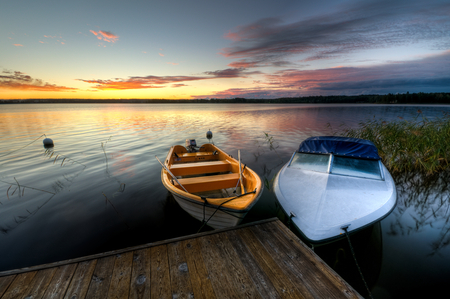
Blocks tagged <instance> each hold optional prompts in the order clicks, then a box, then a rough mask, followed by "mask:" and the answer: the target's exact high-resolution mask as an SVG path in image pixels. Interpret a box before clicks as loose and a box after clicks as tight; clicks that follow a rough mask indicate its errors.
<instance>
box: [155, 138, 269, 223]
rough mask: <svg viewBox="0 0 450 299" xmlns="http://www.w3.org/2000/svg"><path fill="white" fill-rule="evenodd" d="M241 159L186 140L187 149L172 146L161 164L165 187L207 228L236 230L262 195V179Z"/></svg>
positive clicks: (192, 140) (212, 147)
mask: <svg viewBox="0 0 450 299" xmlns="http://www.w3.org/2000/svg"><path fill="white" fill-rule="evenodd" d="M208 133H209V132H208ZM207 137H212V134H211V135H207ZM208 139H210V138H208ZM238 155H239V160H236V159H234V158H233V157H232V156H230V155H228V154H227V153H225V152H224V151H222V150H221V149H220V148H218V147H217V146H215V145H213V144H210V143H207V144H204V145H202V146H200V147H197V144H196V141H195V140H194V139H187V140H186V146H182V145H175V146H172V147H171V149H170V150H169V153H168V154H167V157H166V159H165V161H164V163H162V162H161V161H160V163H161V165H162V166H163V168H162V170H161V180H162V183H163V185H164V187H166V189H167V190H168V191H169V192H170V193H172V195H173V196H174V198H175V200H176V201H177V202H178V204H179V205H180V206H181V208H183V209H184V210H185V211H186V212H188V213H189V214H190V215H191V216H193V217H195V218H197V219H198V220H200V221H202V222H204V223H206V224H207V225H208V226H210V227H212V228H215V229H220V228H225V227H232V226H236V225H238V224H239V223H240V222H241V221H242V220H243V218H244V217H245V215H246V214H247V212H248V211H249V210H250V209H251V208H252V207H253V205H254V204H255V203H256V202H257V201H258V199H259V198H260V196H261V194H262V191H263V185H262V183H261V179H260V178H259V176H258V175H257V174H256V173H255V172H254V171H253V170H251V169H250V168H248V167H246V166H245V165H242V163H241V161H240V154H239V152H238ZM158 160H159V159H158Z"/></svg>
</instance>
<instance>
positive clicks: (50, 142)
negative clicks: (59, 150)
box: [44, 138, 54, 147]
mask: <svg viewBox="0 0 450 299" xmlns="http://www.w3.org/2000/svg"><path fill="white" fill-rule="evenodd" d="M53 145H54V144H53V140H51V139H50V138H45V139H44V146H45V147H52V146H53Z"/></svg>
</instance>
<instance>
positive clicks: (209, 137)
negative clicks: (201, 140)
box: [206, 131, 212, 140]
mask: <svg viewBox="0 0 450 299" xmlns="http://www.w3.org/2000/svg"><path fill="white" fill-rule="evenodd" d="M206 138H208V140H210V139H211V138H212V132H211V131H208V132H206Z"/></svg>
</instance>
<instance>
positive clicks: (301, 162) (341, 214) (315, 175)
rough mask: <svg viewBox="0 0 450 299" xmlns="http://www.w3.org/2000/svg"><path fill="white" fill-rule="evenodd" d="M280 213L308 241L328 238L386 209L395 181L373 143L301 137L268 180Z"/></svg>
mask: <svg viewBox="0 0 450 299" xmlns="http://www.w3.org/2000/svg"><path fill="white" fill-rule="evenodd" d="M274 191H275V195H276V197H277V200H278V202H279V203H280V205H281V207H282V209H283V211H284V213H285V214H286V215H287V216H288V217H289V218H290V219H291V224H294V225H295V227H296V228H297V230H298V231H299V232H300V233H301V235H303V237H305V238H306V240H307V241H309V242H310V243H312V244H314V243H325V242H329V241H333V240H334V239H337V238H339V237H341V236H345V233H346V231H347V232H348V233H352V232H356V231H358V230H360V229H362V228H365V227H367V226H369V225H371V224H374V223H376V222H377V221H380V220H381V219H383V218H385V217H386V216H387V215H389V214H390V213H391V212H392V210H393V209H394V207H395V205H396V203H397V192H396V188H395V183H394V181H393V179H392V176H391V175H390V173H389V171H388V170H387V169H386V167H385V166H384V165H383V163H382V162H381V158H380V156H379V155H378V150H377V148H376V147H375V145H374V144H373V143H372V142H370V141H368V140H364V139H357V138H347V137H336V136H320V137H311V138H308V139H306V140H305V141H303V142H302V143H301V144H300V147H299V149H298V151H296V152H294V154H293V155H292V158H291V159H290V161H289V162H288V163H287V164H286V165H284V166H283V167H282V169H281V170H280V171H279V173H278V174H277V176H276V178H275V180H274Z"/></svg>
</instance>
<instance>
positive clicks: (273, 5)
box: [0, 0, 450, 99]
mask: <svg viewBox="0 0 450 299" xmlns="http://www.w3.org/2000/svg"><path fill="white" fill-rule="evenodd" d="M0 8H1V9H0V37H1V39H0V53H1V56H0V98H4V99H15V98H92V99H102V98H105V99H106V98H149V99H152V98H168V99H176V98H186V99H191V98H234V97H248V98H276V97H284V96H289V97H295V96H309V95H354V94H373V93H380V94H385V93H405V92H407V91H409V92H450V71H449V69H450V2H448V1H435V0H431V1H301V0H300V1H288V0H280V1H245V0H240V1H234V0H233V1H224V2H219V1H178V0H177V1H175V0H173V1H170V0H167V1H77V2H65V1H48V0H43V1H39V2H36V1H20V0H16V1H2V3H1V4H0Z"/></svg>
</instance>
